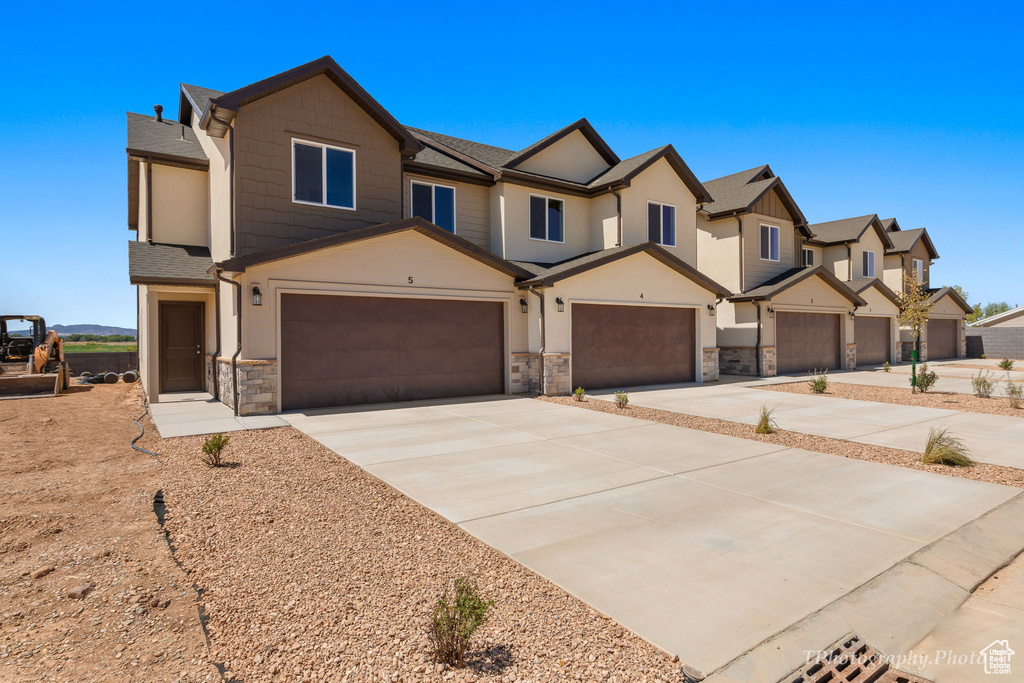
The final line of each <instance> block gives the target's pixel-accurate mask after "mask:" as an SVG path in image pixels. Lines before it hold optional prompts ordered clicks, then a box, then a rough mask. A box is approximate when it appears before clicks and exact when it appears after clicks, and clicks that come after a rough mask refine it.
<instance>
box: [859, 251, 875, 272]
mask: <svg viewBox="0 0 1024 683" xmlns="http://www.w3.org/2000/svg"><path fill="white" fill-rule="evenodd" d="M863 259H864V262H863V263H862V265H861V273H863V274H864V277H874V276H875V252H873V251H865V252H864V253H863Z"/></svg>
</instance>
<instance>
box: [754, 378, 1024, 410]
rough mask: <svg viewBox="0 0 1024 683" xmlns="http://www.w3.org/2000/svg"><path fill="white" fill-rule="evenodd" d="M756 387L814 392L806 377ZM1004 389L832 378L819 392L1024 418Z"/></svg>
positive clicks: (859, 399)
mask: <svg viewBox="0 0 1024 683" xmlns="http://www.w3.org/2000/svg"><path fill="white" fill-rule="evenodd" d="M753 388H756V389H762V390H765V391H782V392H786V393H789V394H808V395H809V394H811V393H812V392H811V388H810V386H809V385H808V384H807V382H804V381H800V382H786V383H784V384H761V385H758V386H756V387H753ZM1001 392H1002V388H1001V387H1000V386H998V385H997V387H996V389H995V392H994V393H993V394H992V397H991V398H978V397H977V396H974V395H972V394H959V393H954V392H947V391H929V392H926V393H923V394H922V393H913V392H911V390H910V389H909V388H908V389H903V388H899V387H875V386H870V385H866V384H847V383H845V382H829V385H828V389H827V390H826V391H825V393H824V394H816V395H817V396H831V397H833V398H849V399H855V400H858V401H875V402H878V403H896V404H899V405H905V406H921V407H924V408H945V409H946V410H963V411H966V412H969V413H987V414H989V415H1005V416H1008V417H1020V418H1024V408H1011V407H1010V401H1009V400H1008V399H1007V398H1006V397H1005V396H1000V395H999V394H1000V393H1001ZM1022 405H1024V403H1022Z"/></svg>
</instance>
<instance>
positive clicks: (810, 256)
mask: <svg viewBox="0 0 1024 683" xmlns="http://www.w3.org/2000/svg"><path fill="white" fill-rule="evenodd" d="M813 265H814V250H813V249H804V266H805V267H807V268H810V267H811V266H813Z"/></svg>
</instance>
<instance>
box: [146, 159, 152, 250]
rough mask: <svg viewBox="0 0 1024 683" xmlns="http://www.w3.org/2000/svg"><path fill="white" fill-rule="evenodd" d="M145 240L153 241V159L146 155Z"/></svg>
mask: <svg viewBox="0 0 1024 683" xmlns="http://www.w3.org/2000/svg"><path fill="white" fill-rule="evenodd" d="M146 242H148V243H150V244H152V243H153V161H152V160H151V159H150V158H149V157H146Z"/></svg>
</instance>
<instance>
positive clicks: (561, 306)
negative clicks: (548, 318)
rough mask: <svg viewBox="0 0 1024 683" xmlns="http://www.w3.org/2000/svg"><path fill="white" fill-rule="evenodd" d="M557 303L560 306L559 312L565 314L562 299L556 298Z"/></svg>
mask: <svg viewBox="0 0 1024 683" xmlns="http://www.w3.org/2000/svg"><path fill="white" fill-rule="evenodd" d="M555 303H556V304H558V312H559V313H565V302H564V301H562V297H560V296H559V297H555Z"/></svg>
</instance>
